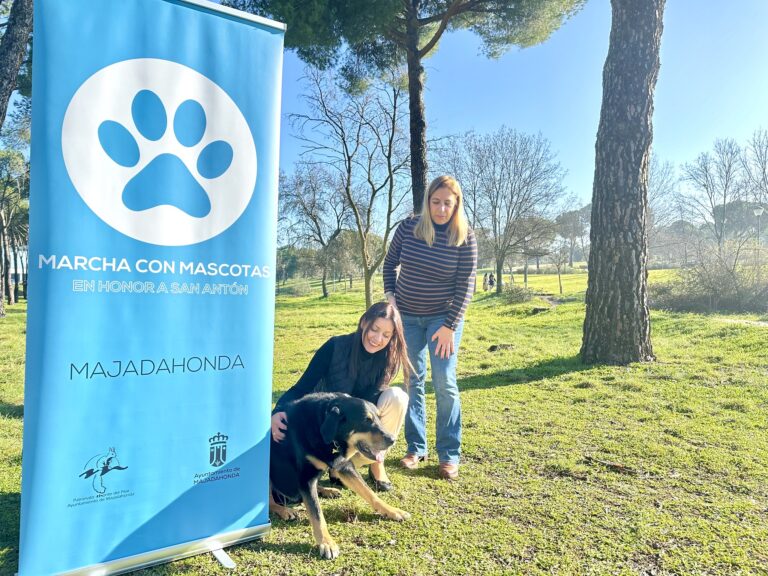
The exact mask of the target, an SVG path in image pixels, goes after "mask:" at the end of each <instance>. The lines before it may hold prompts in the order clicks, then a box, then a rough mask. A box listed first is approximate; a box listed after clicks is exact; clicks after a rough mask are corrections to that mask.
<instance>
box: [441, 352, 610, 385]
mask: <svg viewBox="0 0 768 576" xmlns="http://www.w3.org/2000/svg"><path fill="white" fill-rule="evenodd" d="M599 366H600V365H599V364H595V365H587V364H582V362H581V358H580V357H579V355H578V354H574V355H572V356H557V357H555V358H549V359H548V360H542V361H541V362H537V363H536V364H531V365H530V366H523V367H520V368H511V369H509V370H500V371H498V372H494V373H491V374H482V375H479V376H470V377H469V378H459V390H484V389H488V388H497V387H500V386H511V385H515V384H527V383H528V382H537V381H539V380H544V379H546V378H556V377H557V376H562V375H563V374H572V373H576V372H585V371H588V370H594V369H595V368H598V367H599ZM427 392H428V393H430V392H433V389H432V386H431V385H430V384H429V383H427Z"/></svg>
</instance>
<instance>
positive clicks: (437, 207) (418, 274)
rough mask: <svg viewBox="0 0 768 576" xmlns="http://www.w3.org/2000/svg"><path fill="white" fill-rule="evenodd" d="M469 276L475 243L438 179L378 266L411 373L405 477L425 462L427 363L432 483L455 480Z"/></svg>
mask: <svg viewBox="0 0 768 576" xmlns="http://www.w3.org/2000/svg"><path fill="white" fill-rule="evenodd" d="M398 266H399V267H400V271H399V274H398V273H396V270H395V269H396V268H397V267H398ZM476 270H477V243H476V241H475V234H474V232H473V231H472V230H471V229H470V227H469V224H468V223H467V218H466V215H465V214H464V206H463V202H462V194H461V187H460V186H459V183H458V182H457V181H456V180H455V179H454V178H452V177H451V176H440V177H438V178H436V179H435V180H433V181H432V183H431V184H430V185H429V190H428V191H427V194H426V195H425V196H424V204H423V206H422V209H421V214H420V215H418V216H414V217H412V218H409V219H407V220H404V221H403V222H402V223H401V224H400V226H398V228H397V230H396V231H395V234H394V237H393V238H392V243H391V245H390V247H389V251H388V252H387V256H386V258H385V259H384V291H385V294H386V297H387V299H388V300H389V302H391V303H392V304H395V305H396V306H397V308H398V310H399V311H400V315H401V317H402V319H403V329H404V331H405V342H406V344H407V347H408V358H409V359H410V361H411V366H412V367H413V372H412V373H411V374H410V380H409V385H408V395H409V397H410V402H409V403H408V413H407V415H406V419H405V440H406V442H407V443H408V448H407V450H408V452H407V454H406V455H405V457H404V458H403V459H402V460H401V461H400V464H401V465H402V466H403V467H404V468H408V469H413V468H416V467H418V465H419V462H422V461H425V460H426V459H427V430H426V427H427V410H426V402H425V397H424V386H425V379H426V375H427V355H429V359H430V365H431V367H432V384H433V386H434V389H435V396H436V398H437V422H436V430H437V442H436V447H435V448H436V451H437V457H438V460H439V473H440V476H441V477H442V478H445V479H447V480H454V479H456V478H457V477H458V475H459V458H460V456H461V400H460V397H459V388H458V385H457V383H456V362H457V359H458V353H459V344H460V342H461V334H462V330H463V328H464V312H465V311H466V309H467V305H468V304H469V301H470V299H471V298H472V293H473V292H474V289H475V274H476Z"/></svg>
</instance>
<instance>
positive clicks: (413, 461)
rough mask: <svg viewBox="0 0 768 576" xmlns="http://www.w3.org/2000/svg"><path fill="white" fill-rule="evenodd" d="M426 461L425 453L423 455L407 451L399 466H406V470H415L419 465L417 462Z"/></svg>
mask: <svg viewBox="0 0 768 576" xmlns="http://www.w3.org/2000/svg"><path fill="white" fill-rule="evenodd" d="M426 461H427V455H426V454H424V455H423V456H419V455H418V454H411V453H408V454H406V455H405V458H403V459H402V460H400V466H402V467H403V468H406V469H407V470H415V469H416V468H418V467H419V462H426Z"/></svg>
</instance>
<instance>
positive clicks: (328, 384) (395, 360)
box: [272, 302, 409, 492]
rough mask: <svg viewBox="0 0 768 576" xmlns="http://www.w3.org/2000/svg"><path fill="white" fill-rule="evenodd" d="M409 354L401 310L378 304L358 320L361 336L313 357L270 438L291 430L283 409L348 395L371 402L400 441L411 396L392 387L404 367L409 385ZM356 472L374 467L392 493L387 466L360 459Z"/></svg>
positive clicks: (377, 480) (285, 398)
mask: <svg viewBox="0 0 768 576" xmlns="http://www.w3.org/2000/svg"><path fill="white" fill-rule="evenodd" d="M408 366H409V364H408V353H407V351H406V347H405V338H404V336H403V325H402V321H401V320H400V313H399V312H398V311H397V308H395V307H394V306H392V305H391V304H389V303H388V302H377V303H376V304H374V305H373V306H371V307H370V308H368V310H366V311H365V313H364V314H363V315H362V316H361V317H360V321H359V322H358V324H357V330H356V331H355V332H352V333H351V334H344V335H343V336H333V337H332V338H330V339H329V340H328V341H327V342H326V343H325V344H323V345H322V346H321V347H320V349H319V350H318V351H317V352H315V355H314V357H313V358H312V360H311V361H310V362H309V365H308V366H307V369H306V370H305V371H304V374H302V376H301V378H299V381H298V382H296V384H294V385H293V386H292V387H291V388H290V389H289V390H287V391H286V392H285V393H284V394H283V395H282V396H281V397H280V399H279V400H278V401H277V404H276V405H275V408H274V410H273V411H272V437H273V438H274V439H275V442H280V441H281V440H283V438H285V431H286V429H287V427H288V426H291V425H296V426H300V425H301V423H296V424H292V423H290V422H288V421H287V419H286V414H285V411H284V407H285V406H286V405H287V404H288V403H289V402H291V401H292V400H298V399H299V398H302V397H303V396H305V395H307V394H311V393H312V392H346V393H347V394H349V395H350V396H356V397H357V398H362V399H363V400H368V401H369V402H373V403H374V404H376V406H377V407H378V409H379V417H380V418H381V422H382V424H383V425H384V428H385V429H386V430H387V432H389V433H390V434H392V435H393V436H395V437H397V436H398V435H399V434H400V429H401V428H402V426H403V421H404V419H405V412H406V409H407V408H408V394H407V393H406V392H405V391H403V389H402V388H397V387H391V386H390V383H391V382H392V380H393V379H394V378H395V376H396V375H397V372H398V371H399V370H400V368H401V367H402V369H403V372H404V374H405V381H406V382H407V381H408V376H409V372H408ZM352 461H353V463H354V464H355V465H356V466H361V465H364V464H370V468H369V476H370V478H371V481H372V482H373V485H374V487H375V488H376V489H377V490H380V491H384V492H386V491H388V490H391V489H392V483H391V482H390V480H389V478H388V477H387V472H386V470H385V469H384V463H383V462H373V461H372V460H368V459H366V458H365V457H363V456H362V455H360V454H358V455H356V456H355V457H354V458H353V459H352Z"/></svg>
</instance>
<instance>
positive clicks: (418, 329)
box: [401, 313, 464, 464]
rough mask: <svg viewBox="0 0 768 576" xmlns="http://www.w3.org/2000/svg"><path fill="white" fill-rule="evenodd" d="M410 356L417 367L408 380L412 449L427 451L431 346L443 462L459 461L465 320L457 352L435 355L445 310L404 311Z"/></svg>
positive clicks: (420, 452)
mask: <svg viewBox="0 0 768 576" xmlns="http://www.w3.org/2000/svg"><path fill="white" fill-rule="evenodd" d="M401 317H402V319H403V332H404V336H405V343H406V345H407V346H408V359H409V360H410V361H411V365H412V366H413V369H414V371H413V372H412V373H411V376H410V378H409V380H408V382H409V385H408V396H409V402H408V412H407V414H406V417H405V440H406V442H407V443H408V452H409V453H410V454H416V455H418V456H425V455H426V454H427V409H426V402H425V397H424V385H425V381H426V377H427V350H429V361H430V366H431V367H432V385H433V386H434V389H435V399H436V400H437V423H436V436H437V442H436V448H437V457H438V459H439V460H440V462H450V463H452V464H458V463H459V456H460V455H461V399H460V397H459V387H458V386H457V384H456V360H457V355H458V353H459V343H460V342H461V333H462V331H463V330H464V321H463V320H462V321H461V322H460V323H459V325H458V326H457V328H456V331H455V332H454V334H453V346H454V352H453V354H451V355H450V356H449V357H448V358H439V357H438V356H437V355H435V347H436V346H437V341H436V340H435V341H432V336H433V335H434V333H435V332H437V330H438V329H439V328H440V327H441V326H442V325H443V322H444V321H445V314H441V315H439V316H408V315H407V314H402V313H401Z"/></svg>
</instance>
